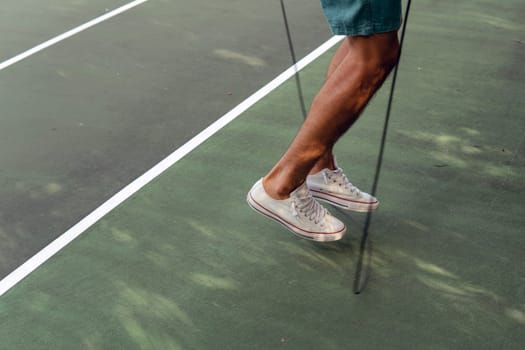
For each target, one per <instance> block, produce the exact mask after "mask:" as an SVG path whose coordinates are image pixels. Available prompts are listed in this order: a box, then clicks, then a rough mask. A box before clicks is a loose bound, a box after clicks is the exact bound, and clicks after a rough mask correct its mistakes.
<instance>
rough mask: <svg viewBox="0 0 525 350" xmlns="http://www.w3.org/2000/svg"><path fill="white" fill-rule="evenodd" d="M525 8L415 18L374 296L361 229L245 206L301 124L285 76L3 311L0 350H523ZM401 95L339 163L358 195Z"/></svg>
mask: <svg viewBox="0 0 525 350" xmlns="http://www.w3.org/2000/svg"><path fill="white" fill-rule="evenodd" d="M524 10H525V5H523V4H522V2H521V1H517V0H508V1H505V2H501V3H495V2H489V1H482V0H478V1H465V2H453V1H440V2H439V3H437V2H435V1H430V0H425V1H416V2H414V4H413V9H412V12H411V17H410V19H409V28H408V32H407V37H406V45H405V47H404V51H403V52H404V53H403V57H402V61H401V64H400V67H399V76H398V85H397V89H396V92H395V100H394V107H393V111H392V120H391V124H390V128H389V136H388V140H387V151H386V153H385V159H384V163H383V168H382V173H381V174H382V176H381V179H380V183H379V190H378V196H379V197H380V200H381V207H380V210H379V211H378V212H377V213H376V214H374V216H373V219H372V224H371V230H370V232H371V237H370V244H371V245H372V249H371V251H369V252H368V253H367V256H366V257H365V261H369V262H370V266H369V267H370V272H369V281H368V284H367V285H366V289H365V290H364V291H363V293H361V294H360V295H354V294H353V293H352V283H353V279H354V272H355V268H356V261H357V258H358V252H359V242H360V238H361V230H362V227H363V223H364V216H363V215H361V214H355V213H344V212H342V211H339V210H336V209H335V208H333V207H329V209H330V210H331V211H332V212H333V213H334V215H336V216H338V217H339V218H341V219H343V220H344V221H345V223H346V224H347V226H348V232H347V235H346V236H345V238H344V239H343V240H342V241H339V242H336V243H329V244H319V243H312V242H309V241H304V240H301V239H299V238H297V237H295V236H294V235H292V234H290V233H289V232H287V231H286V230H285V229H283V228H282V227H281V226H280V225H278V224H276V223H274V222H272V221H269V220H267V219H266V218H264V217H262V216H260V215H258V214H256V213H255V212H253V211H252V210H251V209H250V208H249V207H248V206H247V205H246V203H245V196H246V193H247V191H248V190H249V188H250V186H251V185H252V184H253V183H254V182H255V181H256V180H257V179H258V178H259V177H261V176H262V175H264V174H265V172H266V171H267V170H268V169H269V168H270V167H271V166H272V165H273V163H274V162H275V161H276V160H277V158H278V157H279V156H280V155H281V154H282V152H283V151H284V149H285V148H286V146H287V145H288V144H289V142H290V140H291V138H292V137H293V135H294V134H295V132H296V130H297V128H298V126H299V125H300V122H301V116H300V109H299V105H298V102H297V95H296V90H295V83H294V81H292V80H289V81H287V82H286V83H285V84H283V85H282V86H280V87H278V88H277V89H276V90H274V91H273V92H272V93H270V94H269V95H268V96H267V97H265V98H264V99H263V100H261V101H260V102H258V103H257V104H255V105H254V106H253V107H251V108H250V109H249V110H248V111H246V112H245V113H243V114H242V115H241V116H239V117H238V118H237V119H235V120H234V121H233V122H232V123H230V124H228V125H227V126H226V127H225V128H223V129H221V130H220V131H219V132H218V133H217V134H215V135H214V136H212V137H211V138H210V139H208V140H207V141H206V142H205V143H204V144H202V145H201V146H199V147H198V148H197V149H195V150H194V151H193V152H191V153H190V154H188V155H187V156H186V157H184V158H183V159H182V160H180V161H179V162H177V163H176V164H175V165H174V166H172V167H171V168H170V169H169V170H167V171H166V172H165V173H163V174H162V175H161V176H160V177H158V178H157V179H156V180H154V181H153V182H152V183H150V184H149V185H147V186H146V187H145V188H143V189H142V190H140V191H139V192H138V193H136V194H135V195H134V196H132V197H131V198H130V199H129V200H127V201H126V202H125V203H123V204H122V205H121V206H119V207H118V208H116V209H115V210H113V211H112V212H111V213H110V214H108V215H107V216H105V217H104V218H103V219H102V220H101V221H99V222H98V223H97V224H95V225H94V226H93V227H92V228H90V229H89V230H87V231H86V232H85V233H84V234H83V235H81V236H80V237H79V238H78V239H76V240H75V241H74V242H72V243H71V244H70V245H68V246H67V247H66V248H65V249H63V250H62V251H60V252H59V253H58V254H57V255H55V256H54V257H52V258H51V259H50V260H49V261H48V262H46V263H45V264H44V265H43V266H42V267H40V268H39V269H37V270H36V271H35V272H33V273H32V274H30V275H29V276H28V277H27V278H26V279H24V280H23V281H22V282H20V283H19V284H18V285H16V286H15V287H13V288H12V289H11V290H10V291H9V292H7V293H6V294H5V295H3V296H2V297H1V298H0V339H1V341H0V349H2V350H4V349H6V350H7V349H9V350H11V349H281V348H282V349H443V350H445V349H447V350H448V349H487V350H492V349H505V350H506V349H512V350H514V349H515V350H519V349H523V348H524V346H525V262H524V259H523V252H524V247H525V238H524V235H523V228H522V227H523V226H524V225H525V218H524V217H523V204H524V201H523V194H524V190H525V188H524V187H525V181H524V180H525V175H524V174H525V173H524V171H525V144H524V138H525V136H524V135H525V134H524V133H525V122H524V120H523V116H524V112H523V111H524V109H525V103H524V96H525V69H524V68H523V62H525V24H524V23H523V19H522V15H521V14H523V13H524ZM331 53H332V51H330V52H327V53H326V54H324V55H323V56H322V57H321V58H319V59H318V60H316V61H315V62H314V63H312V64H311V65H309V66H308V67H307V68H306V69H305V70H304V71H302V73H301V78H302V83H303V88H304V90H305V95H306V99H307V100H308V101H311V99H312V97H313V95H314V94H315V92H316V91H317V89H318V88H319V86H320V84H321V83H322V79H323V75H324V72H325V69H326V67H327V64H328V61H329V59H330V55H331ZM389 84H390V80H388V81H387V82H386V83H385V86H384V87H383V89H382V90H381V91H380V92H379V93H378V95H377V96H376V97H375V98H374V100H373V101H372V102H371V104H370V105H369V106H368V108H367V109H366V111H365V113H364V115H363V116H362V118H361V119H360V120H359V121H358V122H357V124H356V125H355V126H354V127H353V128H352V129H351V130H350V131H349V132H348V133H347V135H345V137H343V139H341V141H340V142H339V143H338V145H337V148H336V154H337V156H338V161H339V164H340V165H341V166H342V167H343V168H345V169H346V170H347V172H348V173H349V174H350V178H351V179H352V181H353V182H354V183H355V184H356V185H358V186H359V187H360V188H362V189H363V190H367V189H369V188H370V186H371V184H372V178H373V172H374V169H375V162H376V157H377V152H378V147H379V140H380V137H381V129H382V126H383V118H384V113H385V108H386V101H387V97H388V96H387V92H388V86H389Z"/></svg>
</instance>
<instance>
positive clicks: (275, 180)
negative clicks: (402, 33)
mask: <svg viewBox="0 0 525 350" xmlns="http://www.w3.org/2000/svg"><path fill="white" fill-rule="evenodd" d="M398 50H399V44H398V39H397V32H389V33H381V34H374V35H370V36H358V37H347V38H346V39H345V42H344V43H343V44H342V45H341V46H340V47H339V49H338V51H337V52H336V54H335V55H334V58H333V60H332V63H331V65H330V67H329V72H328V74H327V79H326V81H325V83H324V84H323V86H322V87H321V89H320V91H319V92H318V94H317V95H316V97H315V99H314V101H313V103H312V106H311V108H310V112H309V114H308V116H307V118H306V120H305V121H304V123H303V125H302V126H301V128H300V130H299V132H298V134H297V135H296V137H295V139H294V140H293V142H292V144H291V145H290V147H289V148H288V150H287V151H286V152H285V154H284V155H283V156H282V158H281V159H280V160H279V161H278V162H277V164H276V165H275V166H274V167H273V169H272V170H271V171H270V172H269V173H268V174H267V175H266V176H265V178H264V179H263V186H264V189H265V191H266V192H267V194H268V195H269V196H270V197H272V198H274V199H286V198H288V196H289V194H290V193H291V192H292V191H293V190H294V189H296V188H297V187H298V186H300V185H301V184H302V183H303V182H304V181H305V179H306V176H307V175H308V174H309V173H310V172H312V173H313V172H315V171H319V170H321V169H323V168H324V167H326V165H331V166H333V158H332V153H331V151H332V147H333V145H334V144H335V142H336V141H337V140H338V139H339V137H341V135H343V134H344V133H345V132H346V131H347V130H348V128H349V127H350V126H351V125H352V124H353V123H354V122H355V121H356V120H357V118H358V117H359V115H360V113H361V111H362V110H363V109H364V107H365V106H366V104H367V103H368V101H369V100H370V99H371V97H372V96H373V95H374V93H375V92H376V91H377V89H378V88H379V87H380V86H381V84H382V83H383V82H384V80H385V79H386V77H387V76H388V73H389V72H390V71H391V70H392V68H393V67H394V65H395V63H396V60H397V53H398Z"/></svg>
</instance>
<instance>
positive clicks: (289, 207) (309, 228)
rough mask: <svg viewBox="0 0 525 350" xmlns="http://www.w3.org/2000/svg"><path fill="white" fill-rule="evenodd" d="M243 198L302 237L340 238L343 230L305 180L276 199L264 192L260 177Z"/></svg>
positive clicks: (323, 239) (332, 239)
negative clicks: (290, 191) (319, 201)
mask: <svg viewBox="0 0 525 350" xmlns="http://www.w3.org/2000/svg"><path fill="white" fill-rule="evenodd" d="M246 199H247V201H248V204H249V205H250V207H252V208H253V209H254V210H256V211H258V212H259V213H261V214H264V215H266V216H268V217H269V218H272V219H274V220H276V221H278V222H279V223H281V224H283V225H284V226H285V227H286V228H288V229H289V230H290V231H292V232H293V233H295V234H296V235H298V236H299V237H301V238H305V239H309V240H313V241H318V242H329V241H336V240H339V239H341V238H342V237H343V235H344V234H345V232H346V226H345V224H344V223H343V222H341V221H339V220H338V219H336V218H335V217H333V216H332V215H330V213H329V212H328V211H327V210H326V209H325V208H323V206H322V205H321V204H319V203H318V202H317V201H316V200H315V199H314V198H313V197H312V194H311V193H310V191H309V190H308V188H307V187H306V184H302V185H301V186H299V187H298V188H297V189H296V190H295V191H293V192H292V193H290V198H287V199H283V200H277V199H273V198H272V197H270V196H269V195H268V194H267V193H266V191H265V190H264V187H263V185H262V179H260V180H259V181H257V182H256V183H255V185H253V187H252V189H251V190H250V192H248V196H247V198H246Z"/></svg>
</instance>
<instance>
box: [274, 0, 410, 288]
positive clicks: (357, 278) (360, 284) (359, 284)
mask: <svg viewBox="0 0 525 350" xmlns="http://www.w3.org/2000/svg"><path fill="white" fill-rule="evenodd" d="M411 2H412V1H411V0H408V1H407V6H406V10H405V16H404V20H403V26H402V28H401V39H400V41H399V52H398V57H397V62H398V64H396V66H395V68H394V72H393V77H392V84H391V85H390V96H389V98H388V105H387V109H386V116H385V123H384V126H383V133H382V136H381V144H380V147H379V155H378V158H377V164H376V170H375V175H374V182H373V184H372V191H371V194H372V195H373V196H375V195H376V191H377V186H378V183H379V175H380V173H381V167H382V164H383V155H384V152H385V145H386V137H387V132H388V124H389V122H390V111H391V109H392V102H393V98H394V91H395V86H396V80H397V70H398V67H399V60H400V58H401V50H402V48H403V43H404V39H405V32H406V27H407V23H408V14H409V11H410V5H411ZM281 10H282V14H283V19H284V26H285V28H286V36H287V38H288V45H289V47H290V54H291V56H292V62H293V66H294V69H295V82H296V85H297V94H298V97H299V102H300V104H301V110H302V113H303V118H306V115H307V114H306V107H305V103H304V97H303V91H302V88H301V80H300V78H299V70H298V68H297V59H296V56H295V50H294V46H293V42H292V36H291V33H290V26H289V25H288V17H287V15H286V8H285V6H284V0H281ZM371 220H372V212H368V213H367V215H366V219H365V225H364V227H363V234H362V236H361V243H360V245H359V256H358V259H357V264H356V271H355V274H354V283H353V291H354V293H355V294H360V293H361V292H362V291H363V290H364V288H365V286H366V282H367V281H368V275H369V274H367V275H366V276H365V277H364V279H363V280H361V279H362V278H361V275H362V272H363V258H364V255H365V250H366V249H367V247H368V251H369V255H368V257H369V258H368V260H367V263H368V268H367V271H370V267H371V254H372V245H371V243H370V242H368V238H369V236H370V234H369V228H370V223H371ZM367 243H368V244H367Z"/></svg>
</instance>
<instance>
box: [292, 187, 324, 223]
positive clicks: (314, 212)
mask: <svg viewBox="0 0 525 350" xmlns="http://www.w3.org/2000/svg"><path fill="white" fill-rule="evenodd" d="M292 212H293V215H294V216H297V215H299V213H301V214H303V215H304V216H305V217H306V218H307V219H308V220H310V221H313V222H314V223H315V224H316V225H317V224H319V223H320V222H321V221H322V219H323V218H324V217H325V215H326V214H327V210H326V209H325V208H324V207H323V206H322V205H320V204H319V203H317V201H316V200H315V199H314V198H313V197H312V195H311V194H310V193H309V194H308V195H307V196H306V197H303V198H301V197H296V198H294V200H293V201H292Z"/></svg>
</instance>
